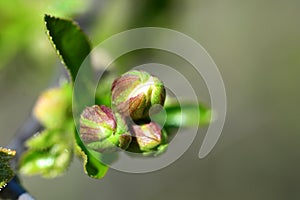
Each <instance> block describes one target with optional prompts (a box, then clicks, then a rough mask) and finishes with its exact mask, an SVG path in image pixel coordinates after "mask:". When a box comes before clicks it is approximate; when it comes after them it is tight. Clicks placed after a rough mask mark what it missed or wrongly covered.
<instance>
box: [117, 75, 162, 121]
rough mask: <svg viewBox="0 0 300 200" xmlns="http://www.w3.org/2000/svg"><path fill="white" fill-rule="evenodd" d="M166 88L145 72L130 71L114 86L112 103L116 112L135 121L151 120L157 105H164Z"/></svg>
mask: <svg viewBox="0 0 300 200" xmlns="http://www.w3.org/2000/svg"><path fill="white" fill-rule="evenodd" d="M165 96H166V92H165V88H164V85H163V83H162V81H160V80H159V79H158V78H157V77H154V76H151V75H150V74H149V73H147V72H145V71H137V70H133V71H129V72H127V73H125V74H123V75H122V76H121V77H120V78H118V79H116V80H115V81H114V82H113V85H112V103H113V106H114V107H115V108H116V110H117V111H118V112H119V113H121V114H122V115H124V116H130V117H131V118H132V119H133V120H134V121H137V120H141V119H147V118H149V110H150V108H151V107H152V106H153V105H155V104H160V105H163V104H164V101H165Z"/></svg>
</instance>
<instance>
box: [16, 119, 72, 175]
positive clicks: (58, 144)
mask: <svg viewBox="0 0 300 200" xmlns="http://www.w3.org/2000/svg"><path fill="white" fill-rule="evenodd" d="M68 125H69V126H68ZM65 127H66V128H65V129H64V130H48V129H46V130H45V131H43V132H42V133H40V134H38V135H36V136H34V137H33V138H31V139H29V140H28V141H27V142H26V145H27V146H28V148H29V149H28V150H27V152H25V153H24V154H23V155H22V158H21V161H20V172H21V173H23V174H27V175H36V174H41V175H42V176H43V177H46V178H54V177H56V176H59V175H61V174H62V173H63V172H65V171H66V170H67V169H68V167H69V165H70V163H71V161H72V157H73V140H74V139H73V135H72V133H73V131H74V130H73V126H72V123H69V124H66V125H65Z"/></svg>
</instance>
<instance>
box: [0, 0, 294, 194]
mask: <svg viewBox="0 0 300 200" xmlns="http://www.w3.org/2000/svg"><path fill="white" fill-rule="evenodd" d="M299 10H300V1H298V0H286V1H279V0H272V1H271V0H265V1H259V0H252V1H238V0H227V1H220V0H210V1H208V0H186V1H180V0H152V1H150V0H145V1H138V0H131V1H129V0H114V1H108V0H99V1H96V0H95V1H92V0H89V1H83V0H74V1H71V0H68V1H63V2H62V1H58V0H54V1H50V0H48V1H42V2H41V1H37V0H26V1H21V0H14V1H0V28H1V29H0V30H1V31H0V92H1V98H0V110H1V112H0V146H6V145H7V144H8V143H9V141H10V140H11V138H12V137H13V135H14V133H15V132H16V131H17V129H18V127H20V126H21V124H22V123H23V122H24V120H25V119H26V117H27V116H28V115H29V114H30V110H31V108H32V106H33V104H34V101H35V99H36V98H37V96H38V94H39V93H40V92H41V91H42V90H43V89H45V88H47V87H48V86H49V83H50V82H51V81H53V76H55V74H57V73H58V71H59V69H60V68H61V65H60V64H59V61H58V57H57V56H56V55H55V52H54V50H53V48H52V47H51V44H50V43H49V41H48V39H47V36H46V35H45V33H44V32H45V29H44V25H43V14H44V13H48V14H53V15H56V16H60V17H71V18H74V19H75V20H77V21H78V22H79V24H80V25H81V26H82V27H83V29H84V31H85V32H86V33H87V34H88V35H89V37H90V39H91V42H92V43H93V44H95V45H96V44H98V43H99V42H100V41H103V40H104V39H106V38H108V37H109V36H111V35H113V34H115V33H118V32H120V31H123V30H127V29H130V28H134V27H141V26H159V27H166V28H171V29H174V30H177V31H180V32H182V33H185V34H187V35H189V36H191V37H192V38H194V39H195V40H197V41H198V42H199V43H200V44H202V45H203V47H204V48H205V49H206V50H207V51H208V52H209V54H210V55H211V56H212V58H213V59H214V61H215V62H216V64H217V66H218V67H219V70H220V72H221V74H222V76H223V79H224V82H225V87H226V92H227V98H228V112H227V119H226V123H225V127H224V130H223V132H222V136H221V138H220V140H219V142H218V143H217V145H216V147H215V148H214V149H213V151H212V152H211V153H210V154H209V156H207V157H206V158H204V159H202V160H200V159H198V151H199V148H200V144H201V141H202V139H203V135H204V133H205V128H202V129H201V130H200V131H199V134H198V136H197V138H196V140H195V141H194V143H193V145H192V146H191V147H190V148H189V150H188V151H187V152H186V153H185V154H184V155H183V156H182V157H181V158H180V159H179V160H177V161H176V162H174V163H173V164H172V165H170V166H168V167H166V168H164V169H162V170H159V171H156V172H153V173H148V174H127V173H123V172H118V171H115V170H110V171H109V172H108V174H107V175H106V176H105V177H104V178H103V179H102V180H94V179H91V178H89V177H88V176H86V175H84V173H83V169H82V164H81V163H80V162H79V161H78V160H74V162H73V164H72V166H71V167H70V170H69V171H68V172H67V173H66V174H65V175H64V176H62V177H60V178H56V179H53V180H48V179H42V178H40V177H22V180H23V184H24V185H25V187H26V188H27V189H28V190H29V191H30V192H31V193H32V194H33V195H34V196H35V197H36V198H37V199H86V198H88V199H145V200H147V199H149V200H150V199H174V200H175V199H205V200H218V199H224V200H225V199H228V200H232V199H244V200H248V199H249V200H250V199H251V200H253V199H261V200H266V199H270V200H276V199H278V200H281V199H300V188H299V187H300V186H299V183H300V173H299V172H298V170H299V169H300V153H299V147H300V135H299V134H300V123H299V122H298V119H299V116H298V115H299V114H298V112H299V111H300V109H299V108H298V103H299V102H300V93H299V91H300V90H299V88H300V87H299V86H300V78H299V74H300V39H299V38H300V26H299V25H300V24H299V19H300V12H299ZM136 55H140V54H139V53H138V52H137V54H136ZM136 55H135V56H129V59H127V60H126V59H125V60H122V59H121V61H120V63H123V64H124V65H126V64H130V65H131V66H134V65H133V64H132V63H146V62H148V61H151V59H149V58H147V51H146V52H144V53H141V55H140V56H139V58H138V59H137V58H135V57H136ZM144 57H145V59H143V58H144ZM162 57H163V58H162V59H163V60H165V61H166V62H167V63H168V64H169V65H170V66H172V65H182V68H185V67H186V66H185V63H184V62H182V61H180V60H176V59H172V60H171V61H170V60H169V61H168V59H167V58H168V56H162ZM134 59H135V60H134ZM205 88H206V87H205V86H202V85H199V91H200V92H201V91H203V96H201V95H200V96H201V98H202V99H203V100H204V102H208V103H209V96H208V94H207V91H206V89H205ZM187 134H188V131H187Z"/></svg>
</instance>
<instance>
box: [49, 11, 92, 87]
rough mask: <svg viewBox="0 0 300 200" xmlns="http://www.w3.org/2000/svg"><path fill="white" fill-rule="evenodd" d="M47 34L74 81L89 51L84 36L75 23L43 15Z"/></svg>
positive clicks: (88, 44)
mask: <svg viewBox="0 0 300 200" xmlns="http://www.w3.org/2000/svg"><path fill="white" fill-rule="evenodd" d="M45 23H46V28H47V34H48V36H49V39H50V40H51V41H52V44H53V46H54V48H55V49H56V51H57V53H58V55H59V56H60V58H61V60H62V62H63V63H64V64H65V66H66V67H67V69H68V70H69V75H70V76H71V79H72V80H73V81H74V80H75V78H76V75H77V73H78V70H79V68H80V66H81V64H82V62H83V61H84V59H85V58H86V57H87V56H88V54H89V53H90V51H91V47H90V43H89V41H88V39H87V37H86V35H85V34H84V33H83V32H82V31H81V29H80V27H79V26H78V25H77V24H75V22H73V21H71V20H66V19H60V18H56V17H53V16H50V15H45Z"/></svg>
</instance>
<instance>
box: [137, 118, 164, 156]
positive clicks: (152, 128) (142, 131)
mask: <svg viewBox="0 0 300 200" xmlns="http://www.w3.org/2000/svg"><path fill="white" fill-rule="evenodd" d="M132 129H133V131H134V134H135V137H136V140H137V143H138V145H139V147H140V150H141V151H149V150H151V149H153V148H155V147H157V146H158V145H160V144H161V142H162V131H161V128H160V126H159V125H158V124H157V123H155V122H150V123H148V124H143V125H133V126H132Z"/></svg>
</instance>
